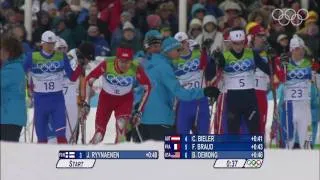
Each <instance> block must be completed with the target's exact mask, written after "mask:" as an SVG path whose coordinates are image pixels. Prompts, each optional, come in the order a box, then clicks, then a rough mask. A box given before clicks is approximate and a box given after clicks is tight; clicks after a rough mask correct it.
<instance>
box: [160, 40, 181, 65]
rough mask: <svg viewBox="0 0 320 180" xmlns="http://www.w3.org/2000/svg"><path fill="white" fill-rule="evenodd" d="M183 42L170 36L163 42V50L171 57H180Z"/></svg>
mask: <svg viewBox="0 0 320 180" xmlns="http://www.w3.org/2000/svg"><path fill="white" fill-rule="evenodd" d="M180 51H181V43H180V42H179V41H177V40H176V39H174V38H172V37H169V38H167V39H165V40H164V41H163V42H162V45H161V52H162V54H164V55H165V56H167V57H169V58H170V59H172V60H174V59H178V58H179V57H180Z"/></svg>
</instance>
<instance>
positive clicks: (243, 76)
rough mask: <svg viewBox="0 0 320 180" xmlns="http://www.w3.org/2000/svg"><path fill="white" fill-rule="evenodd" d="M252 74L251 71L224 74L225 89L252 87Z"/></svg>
mask: <svg viewBox="0 0 320 180" xmlns="http://www.w3.org/2000/svg"><path fill="white" fill-rule="evenodd" d="M254 81H255V80H254V74H253V73H252V72H244V73H240V74H236V75H230V74H226V75H225V76H224V85H225V88H226V89H227V90H231V89H232V90H237V89H238V90H240V89H241V90H242V89H253V88H254V87H255V86H254Z"/></svg>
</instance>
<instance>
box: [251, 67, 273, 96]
mask: <svg viewBox="0 0 320 180" xmlns="http://www.w3.org/2000/svg"><path fill="white" fill-rule="evenodd" d="M269 82H270V80H269V76H268V75H267V74H265V73H264V72H262V71H261V70H259V69H257V71H256V73H255V82H254V83H255V89H257V90H262V91H267V90H268V84H269Z"/></svg>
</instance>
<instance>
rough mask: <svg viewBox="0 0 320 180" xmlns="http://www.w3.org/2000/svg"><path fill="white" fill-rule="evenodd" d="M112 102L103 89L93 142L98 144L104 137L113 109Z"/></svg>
mask: <svg viewBox="0 0 320 180" xmlns="http://www.w3.org/2000/svg"><path fill="white" fill-rule="evenodd" d="M110 102H111V100H110V99H109V96H108V95H107V93H106V92H104V91H103V90H101V92H100V95H99V101H98V107H97V112H96V120H95V133H94V136H93V137H92V139H91V141H90V143H92V144H98V143H100V142H101V141H102V140H103V138H104V134H105V132H106V128H107V124H108V122H109V119H110V116H111V114H112V111H113V108H112V106H110Z"/></svg>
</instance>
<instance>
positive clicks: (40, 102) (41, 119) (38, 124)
mask: <svg viewBox="0 0 320 180" xmlns="http://www.w3.org/2000/svg"><path fill="white" fill-rule="evenodd" d="M46 103H47V101H46V98H45V99H44V98H42V99H41V98H35V99H34V121H35V122H34V126H35V127H34V128H35V130H36V134H37V138H38V143H47V142H48V135H47V132H48V121H49V110H48V106H47V104H46Z"/></svg>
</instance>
